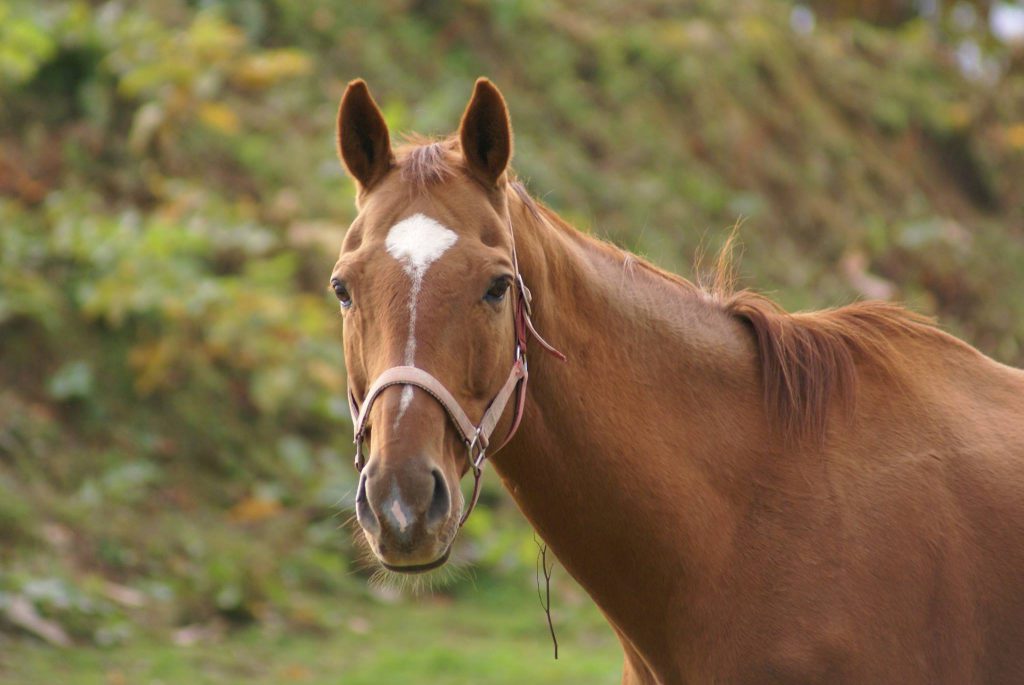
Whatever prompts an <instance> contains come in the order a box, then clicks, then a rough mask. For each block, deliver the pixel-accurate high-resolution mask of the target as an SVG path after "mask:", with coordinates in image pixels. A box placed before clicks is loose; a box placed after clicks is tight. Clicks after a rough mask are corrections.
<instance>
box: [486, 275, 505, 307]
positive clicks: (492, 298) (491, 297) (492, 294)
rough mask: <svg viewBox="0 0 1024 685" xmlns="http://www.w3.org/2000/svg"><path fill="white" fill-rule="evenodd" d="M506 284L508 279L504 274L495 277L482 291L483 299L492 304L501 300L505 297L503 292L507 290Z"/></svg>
mask: <svg viewBox="0 0 1024 685" xmlns="http://www.w3.org/2000/svg"><path fill="white" fill-rule="evenodd" d="M508 284H509V280H508V278H507V277H506V276H502V277H500V278H495V279H494V282H493V283H491V287H490V288H488V289H487V292H486V293H484V300H486V301H487V302H490V303H492V304H497V303H499V302H501V301H502V300H504V299H505V293H506V292H508Z"/></svg>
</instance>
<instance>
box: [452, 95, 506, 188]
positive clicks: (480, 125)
mask: <svg viewBox="0 0 1024 685" xmlns="http://www.w3.org/2000/svg"><path fill="white" fill-rule="evenodd" d="M459 142H460V143H461V145H462V155H463V156H464V157H465V158H466V164H467V165H468V166H469V170H470V171H471V172H472V173H473V175H475V176H476V177H477V178H478V179H480V180H481V181H482V182H483V183H484V185H486V186H488V187H496V186H498V185H499V184H500V182H501V181H503V180H504V174H505V169H506V168H507V167H508V163H509V160H510V159H512V124H511V122H510V121H509V117H508V107H506V106H505V98H503V97H502V96H501V91H499V90H498V88H497V86H495V85H494V84H493V83H491V82H490V81H489V80H487V79H486V78H479V79H477V81H476V87H475V88H474V89H473V98H472V99H471V100H470V101H469V105H467V106H466V111H465V112H464V113H463V115H462V123H461V124H460V125H459Z"/></svg>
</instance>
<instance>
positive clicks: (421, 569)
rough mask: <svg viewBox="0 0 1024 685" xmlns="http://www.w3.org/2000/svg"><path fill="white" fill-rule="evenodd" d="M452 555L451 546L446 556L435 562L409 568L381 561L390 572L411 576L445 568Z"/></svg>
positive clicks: (445, 553) (413, 565)
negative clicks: (440, 567) (441, 567)
mask: <svg viewBox="0 0 1024 685" xmlns="http://www.w3.org/2000/svg"><path fill="white" fill-rule="evenodd" d="M451 553H452V548H451V546H449V547H448V549H446V550H445V551H444V554H442V555H441V556H439V557H438V558H437V559H434V560H433V561H429V562H427V563H425V564H411V565H409V566H394V565H392V564H389V563H387V562H385V561H381V562H380V565H381V566H383V567H384V568H386V569H387V570H389V571H394V572H395V573H409V574H415V573H426V572H427V571H433V570H434V569H435V568H437V567H439V566H443V565H444V564H445V562H446V561H448V557H449V556H450V555H451Z"/></svg>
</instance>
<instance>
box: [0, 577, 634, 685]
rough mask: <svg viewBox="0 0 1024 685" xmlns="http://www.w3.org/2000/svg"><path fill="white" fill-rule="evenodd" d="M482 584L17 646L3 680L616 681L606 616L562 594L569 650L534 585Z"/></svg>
mask: <svg viewBox="0 0 1024 685" xmlns="http://www.w3.org/2000/svg"><path fill="white" fill-rule="evenodd" d="M513 585H515V584H512V583H508V582H503V583H501V584H494V585H490V586H487V587H484V586H476V587H473V588H470V589H467V590H463V591H461V593H460V594H459V595H458V596H456V597H438V596H426V597H420V598H410V599H403V600H401V601H399V602H396V603H386V602H382V601H379V600H372V599H362V600H357V601H349V600H346V601H345V602H344V603H342V602H338V603H337V604H336V605H332V604H331V602H330V601H329V600H326V601H325V602H324V604H323V605H322V606H321V607H320V609H319V610H321V611H322V612H323V613H324V618H325V619H327V620H328V621H329V622H330V624H331V625H332V626H333V628H331V629H330V630H328V631H317V632H309V631H295V630H289V629H285V628H280V627H279V628H274V627H273V625H263V626H261V627H258V628H257V627H254V628H249V629H241V630H236V631H232V632H229V633H227V634H226V635H225V636H223V638H221V639H217V640H211V641H208V642H206V643H202V642H201V643H199V644H195V645H192V646H189V647H182V646H177V645H175V644H173V643H172V642H171V640H169V639H156V638H153V637H149V638H145V639H138V640H133V641H131V642H129V643H127V644H125V645H121V646H119V647H115V648H110V649H101V648H97V647H75V648H72V649H66V650H60V649H55V648H52V647H47V646H43V645H41V644H39V643H35V642H31V641H15V642H8V643H7V644H6V645H4V648H3V650H2V653H0V683H2V684H3V685H8V684H9V685H15V684H17V685H51V684H57V683H60V684H61V685H150V684H153V685H156V684H157V683H160V684H162V685H177V684H178V683H182V684H185V683H187V684H189V685H202V684H210V685H213V684H217V685H225V684H228V683H254V684H260V683H267V684H270V683H274V684H280V683H303V684H306V685H327V684H328V683H330V684H341V683H344V685H364V684H365V685H369V684H371V683H373V684H377V683H433V684H436V685H462V684H466V685H469V684H471V683H472V684H474V685H499V684H503V683H509V684H511V683H535V684H541V683H568V684H572V683H581V684H582V683H587V684H588V685H591V684H597V685H599V684H600V683H617V682H619V679H620V678H621V665H622V656H621V652H620V650H619V647H618V643H617V641H616V640H615V638H614V636H613V634H612V632H611V630H610V629H609V628H608V626H607V625H606V624H605V623H604V621H603V619H602V618H601V616H600V614H599V613H598V611H597V609H596V608H595V607H594V606H593V605H592V604H591V603H590V602H589V601H587V600H586V599H585V597H584V596H582V594H581V593H580V591H579V590H578V589H576V588H574V587H568V586H567V587H566V588H565V589H564V591H563V589H562V588H558V592H556V594H555V596H554V605H555V606H554V614H555V622H556V630H557V631H558V638H559V645H560V654H559V659H558V660H557V661H556V660H554V659H553V657H552V646H551V642H550V638H549V636H548V632H547V626H546V625H545V620H544V614H543V612H542V610H541V609H540V607H539V606H538V604H537V597H536V595H534V594H533V592H532V588H530V587H528V584H527V583H526V582H523V583H521V584H518V586H513Z"/></svg>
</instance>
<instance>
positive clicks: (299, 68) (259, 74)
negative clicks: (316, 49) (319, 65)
mask: <svg viewBox="0 0 1024 685" xmlns="http://www.w3.org/2000/svg"><path fill="white" fill-rule="evenodd" d="M312 66H313V65H312V63H311V62H310V60H309V57H307V56H306V54H305V53H303V52H300V51H298V50H287V49H286V50H267V51H266V52H261V53H260V54H258V55H249V56H247V57H245V58H244V59H243V60H242V61H241V63H240V64H239V65H238V67H236V68H235V70H234V72H233V73H232V75H231V77H232V80H233V81H234V82H235V84H236V85H238V86H240V87H242V88H251V89H254V90H259V89H262V88H266V87H268V86H270V85H273V84H274V83H276V82H278V81H280V80H282V79H285V78H289V77H291V76H302V75H304V74H308V73H309V71H310V69H311V68H312Z"/></svg>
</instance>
